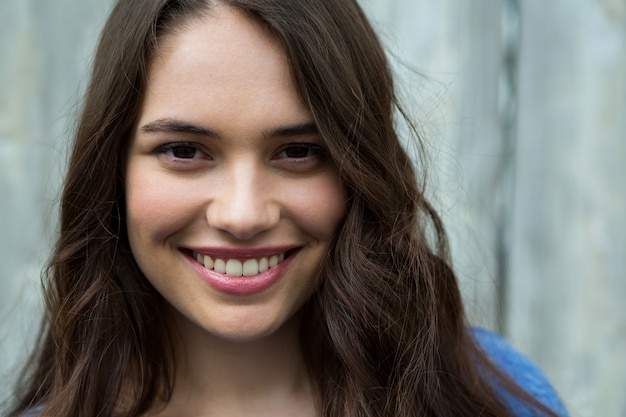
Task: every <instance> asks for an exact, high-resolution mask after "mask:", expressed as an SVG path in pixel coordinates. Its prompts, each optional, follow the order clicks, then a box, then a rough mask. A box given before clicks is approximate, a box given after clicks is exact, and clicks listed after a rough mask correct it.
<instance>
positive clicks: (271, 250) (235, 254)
mask: <svg viewBox="0 0 626 417" xmlns="http://www.w3.org/2000/svg"><path fill="white" fill-rule="evenodd" d="M296 247H297V246H294V245H291V246H287V245H285V246H272V247H264V248H221V247H220V248H218V247H187V248H185V249H186V250H190V251H194V252H197V253H201V254H203V255H209V256H212V257H217V258H233V259H247V258H260V257H262V256H272V255H279V254H281V253H284V252H287V251H288V250H292V249H295V248H296Z"/></svg>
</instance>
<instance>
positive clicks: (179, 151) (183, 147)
mask: <svg viewBox="0 0 626 417" xmlns="http://www.w3.org/2000/svg"><path fill="white" fill-rule="evenodd" d="M154 153H156V154H158V155H163V156H166V157H168V158H171V159H194V158H198V157H200V156H202V155H203V154H202V151H200V150H199V149H198V145H196V144H194V143H189V142H172V143H165V144H163V145H161V146H159V147H158V148H156V149H155V150H154Z"/></svg>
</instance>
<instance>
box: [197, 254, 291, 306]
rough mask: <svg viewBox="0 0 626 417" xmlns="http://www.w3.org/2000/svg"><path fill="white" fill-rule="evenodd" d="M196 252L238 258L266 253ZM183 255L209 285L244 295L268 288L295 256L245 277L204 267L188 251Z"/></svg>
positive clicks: (225, 291) (232, 293)
mask: <svg viewBox="0 0 626 417" xmlns="http://www.w3.org/2000/svg"><path fill="white" fill-rule="evenodd" d="M275 249H276V248H272V252H271V254H276V253H282V252H280V251H279V252H276V251H275ZM194 250H195V249H194ZM197 252H200V253H211V254H215V255H221V256H224V257H229V258H240V259H243V258H250V257H255V256H263V255H266V253H265V252H264V253H262V254H259V255H257V254H256V252H255V254H254V255H252V252H250V251H243V252H242V251H230V250H229V251H227V253H226V252H224V251H214V250H210V251H204V250H198V251H197ZM235 252H236V253H235ZM185 257H186V258H187V260H188V261H189V263H190V264H191V267H192V268H193V269H194V270H195V271H196V272H197V273H198V275H200V277H201V278H202V279H203V280H204V281H205V282H206V283H208V284H209V285H210V286H211V287H213V288H214V289H216V290H217V291H219V292H222V293H226V294H231V295H238V296H246V295H254V294H258V293H261V292H263V291H265V290H267V289H268V288H270V287H271V286H273V285H274V284H275V283H277V282H278V281H279V280H280V279H281V278H282V277H283V275H284V274H285V272H286V271H287V269H288V268H289V266H290V265H291V261H292V260H293V258H294V257H295V254H291V256H288V257H287V258H285V260H284V261H283V262H281V263H280V264H278V265H277V266H276V267H274V268H270V269H268V270H267V271H265V272H261V273H259V274H257V275H254V276H251V277H246V276H241V277H232V276H228V275H224V274H220V273H218V272H215V271H213V270H209V269H206V268H205V267H204V266H203V265H200V264H199V263H198V262H197V261H196V260H195V259H193V257H192V256H191V255H190V254H188V253H185Z"/></svg>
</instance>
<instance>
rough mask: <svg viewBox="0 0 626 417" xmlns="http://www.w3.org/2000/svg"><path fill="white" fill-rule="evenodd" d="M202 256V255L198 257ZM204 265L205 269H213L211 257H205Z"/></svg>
mask: <svg viewBox="0 0 626 417" xmlns="http://www.w3.org/2000/svg"><path fill="white" fill-rule="evenodd" d="M198 256H200V255H198ZM201 263H202V264H204V267H205V268H206V269H213V259H211V257H210V256H206V255H204V257H203V258H202V262H201Z"/></svg>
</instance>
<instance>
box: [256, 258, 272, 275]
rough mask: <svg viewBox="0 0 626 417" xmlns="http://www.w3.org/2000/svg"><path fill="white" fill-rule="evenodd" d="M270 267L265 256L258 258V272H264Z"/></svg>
mask: <svg viewBox="0 0 626 417" xmlns="http://www.w3.org/2000/svg"><path fill="white" fill-rule="evenodd" d="M269 268H270V263H269V261H268V260H267V258H261V259H259V272H265V271H267V270H268V269H269Z"/></svg>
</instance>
